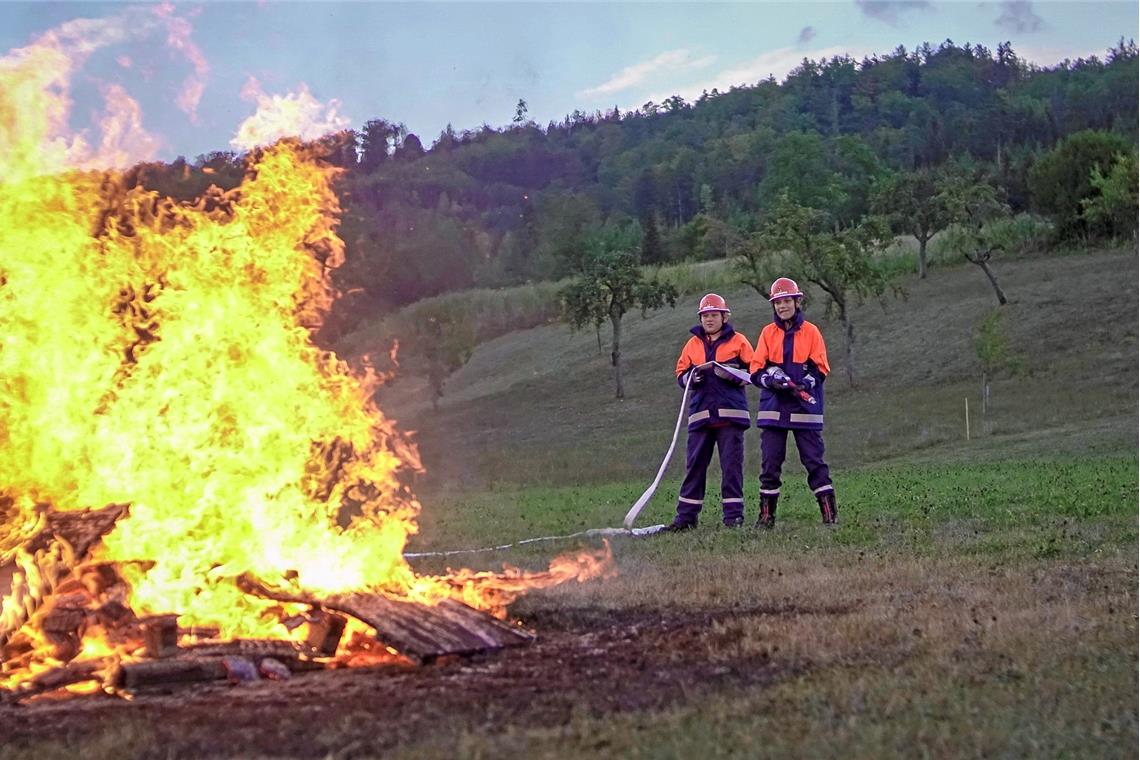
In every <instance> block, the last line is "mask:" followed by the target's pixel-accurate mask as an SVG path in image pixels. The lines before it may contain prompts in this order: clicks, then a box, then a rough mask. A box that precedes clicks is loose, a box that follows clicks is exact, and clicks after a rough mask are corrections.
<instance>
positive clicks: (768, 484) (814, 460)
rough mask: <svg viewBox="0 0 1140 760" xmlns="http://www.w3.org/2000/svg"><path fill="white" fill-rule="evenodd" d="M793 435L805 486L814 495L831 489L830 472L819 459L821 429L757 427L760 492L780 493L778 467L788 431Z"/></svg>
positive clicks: (786, 447)
mask: <svg viewBox="0 0 1140 760" xmlns="http://www.w3.org/2000/svg"><path fill="white" fill-rule="evenodd" d="M789 432H791V433H792V435H794V436H795V437H796V448H797V449H798V450H799V452H800V461H801V462H803V465H804V469H805V470H807V480H808V488H810V489H811V490H812V493H814V494H816V495H817V496H818V495H819V494H821V493H826V492H827V491H833V490H835V489H834V488H832V485H831V472H830V470H828V468H827V462H825V461H823V433H822V432H820V431H819V430H798V429H794V428H793V429H792V430H790V431H789V430H787V429H785V428H769V427H765V428H760V494H761V495H765V494H767V495H769V496H771V495H775V494H778V493H780V470H782V469H783V467H784V457H786V456H787V454H788V433H789Z"/></svg>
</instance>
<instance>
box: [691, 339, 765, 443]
mask: <svg viewBox="0 0 1140 760" xmlns="http://www.w3.org/2000/svg"><path fill="white" fill-rule="evenodd" d="M690 332H692V333H693V337H691V338H689V341H688V342H687V343H686V344H685V347H684V348H683V349H681V356H680V357H679V358H678V359H677V384H678V385H680V386H681V387H682V388H683V387H684V386H685V373H686V372H688V371H689V369H690V368H692V367H695V366H697V365H698V364H704V363H705V362H710V361H718V362H720V363H721V364H725V365H727V366H730V367H736V368H738V369H748V366H749V362H751V361H752V344H751V343H749V342H748V338H745V337H744V336H743V335H741V334H740V333H738V332H736V330H735V329H734V328H733V326H732V325H729V324H726V325H725V326H724V330H723V331H722V332H721V336H720V337H719V338H718V339H717V340H716V341H713V342H709V340H708V339H707V338H706V337H705V333H704V329H703V328H702V327H701V326H700V325H697V326H695V327H694V328H693V329H692V330H691V331H690ZM689 394H690V395H689V429H690V430H694V429H696V428H699V427H703V426H705V425H711V424H716V423H725V422H728V423H730V424H733V425H736V426H738V427H745V428H746V427H748V425H749V422H750V420H751V417H752V415H751V413H750V412H749V411H748V395H747V394H746V393H745V386H743V385H741V384H740V382H738V381H737V380H735V379H731V380H725V379H724V378H721V377H717V376H716V374H715V373H714V372H713V371H712V370H706V371H704V372H702V381H701V382H700V383H698V384H696V385H692V386H690V388H689Z"/></svg>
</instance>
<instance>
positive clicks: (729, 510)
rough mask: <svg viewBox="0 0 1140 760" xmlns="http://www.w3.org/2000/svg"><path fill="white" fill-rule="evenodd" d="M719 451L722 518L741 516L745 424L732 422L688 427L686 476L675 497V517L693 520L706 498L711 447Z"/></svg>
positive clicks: (742, 507) (742, 510)
mask: <svg viewBox="0 0 1140 760" xmlns="http://www.w3.org/2000/svg"><path fill="white" fill-rule="evenodd" d="M714 446H715V447H716V449H717V452H718V453H719V454H720V496H721V503H722V504H723V506H724V519H726V520H731V519H735V518H737V517H743V516H744V428H741V427H736V426H735V425H721V426H719V427H703V428H697V429H696V430H690V431H689V437H688V441H687V443H686V445H685V479H684V480H683V481H682V482H681V493H680V498H678V499H677V520H678V521H680V522H693V521H695V520H696V519H697V514H698V513H699V512H700V511H701V504H702V503H703V502H704V498H705V480H706V476H707V475H708V468H709V463H710V462H712V455H713V447H714Z"/></svg>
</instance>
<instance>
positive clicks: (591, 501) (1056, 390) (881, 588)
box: [383, 250, 1137, 757]
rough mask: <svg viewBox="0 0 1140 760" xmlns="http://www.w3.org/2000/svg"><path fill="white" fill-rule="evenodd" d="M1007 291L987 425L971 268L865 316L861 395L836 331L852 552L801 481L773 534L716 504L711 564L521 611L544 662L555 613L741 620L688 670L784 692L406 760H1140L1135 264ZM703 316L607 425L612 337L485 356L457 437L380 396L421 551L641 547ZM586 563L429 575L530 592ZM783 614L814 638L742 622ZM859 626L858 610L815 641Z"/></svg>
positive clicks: (455, 398) (667, 498)
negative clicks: (499, 578)
mask: <svg viewBox="0 0 1140 760" xmlns="http://www.w3.org/2000/svg"><path fill="white" fill-rule="evenodd" d="M995 269H996V271H997V275H998V277H999V278H1001V282H1002V285H1003V287H1004V288H1005V289H1006V291H1007V293H1008V294H1009V295H1010V297H1011V299H1012V300H1013V303H1011V304H1009V305H1008V306H1006V307H1005V308H1004V309H1003V312H1004V314H1003V317H1002V330H1003V334H1004V337H1005V338H1006V340H1007V342H1008V345H1009V350H1010V354H1011V359H1013V364H1014V365H1015V366H1014V368H1013V370H1012V371H1006V372H1004V373H1001V374H999V375H998V377H997V378H996V379H995V380H994V381H993V384H992V391H991V404H990V409H989V410H988V411H989V413H988V415H987V416H986V418H985V419H983V418H982V416H981V414H980V407H981V399H980V396H981V390H980V383H981V376H980V368H979V362H978V359H977V357H976V355H975V353H974V349H973V340H974V335H975V333H976V329H977V325H978V324H979V322H980V320H981V319H982V318H983V317H984V315H985V314H987V313H989V312H990V311H992V310H993V309H995V308H996V300H995V299H994V297H993V293H992V291H991V290H990V289H989V286H988V284H987V283H986V282H985V280H984V277H983V275H982V273H981V272H980V271H978V270H977V269H976V268H974V267H968V266H962V267H957V268H950V269H943V270H935V271H934V272H933V273H932V274H931V276H930V278H929V279H928V280H927V281H925V282H921V283H912V284H911V285H910V287H909V288H908V297H907V298H906V300H899V301H889V302H887V303H885V304H883V305H880V304H878V303H871V304H866V305H864V306H862V307H861V308H860V309H859V310H858V311H857V312H856V316H855V323H856V329H857V331H858V340H859V342H858V344H857V345H856V351H855V353H856V358H857V373H858V380H859V385H858V387H856V388H851V387H849V386H848V385H847V383H846V380H845V379H844V378H843V377H842V371H841V368H842V356H843V351H842V343H841V336H840V332H839V325H838V324H836V323H834V322H828V321H826V320H820V324H821V326H822V328H823V330H824V333H825V336H826V337H827V338H828V341H829V348H830V353H831V357H832V364H833V367H834V369H835V372H834V375H833V378H832V379H831V381H830V382H829V397H828V399H829V418H828V429H827V431H826V439H827V444H828V447H829V459H830V460H831V462H832V465H833V472H834V475H835V481H836V485H837V489H838V492H839V501H840V513H841V520H842V525H841V527H840V528H839V529H838V530H836V531H828V530H824V529H822V528H821V527H820V526H819V525H818V513H817V511H816V507H815V504H814V500H813V499H811V497H810V494H809V493H808V490H807V487H806V484H804V482H803V470H802V468H801V467H800V465H799V464H798V462H797V461H795V459H794V456H790V457H789V464H788V466H787V468H786V470H785V472H786V477H785V489H784V490H785V497H784V499H783V500H782V502H781V507H780V523H779V528H778V529H777V530H776V531H774V532H772V533H762V532H759V531H756V530H754V529H748V530H745V531H743V532H740V531H727V530H724V529H722V528H720V527H719V526H718V524H717V523H718V522H719V519H718V518H719V514H718V503H717V501H718V500H717V499H716V490H715V489H716V479H715V478H711V481H712V483H711V487H710V494H709V498H708V501H707V503H708V507H707V509H708V510H709V511H708V512H707V513H706V514H705V515H704V519H703V521H702V525H701V528H700V529H699V530H698V531H697V532H695V533H694V534H685V535H681V536H663V537H655V538H652V539H628V538H618V539H616V540H615V541H614V545H613V551H614V557H615V563H616V566H617V573H616V574H615V575H614V576H613V577H611V578H607V579H603V580H598V581H593V582H589V583H586V584H582V585H571V586H565V587H560V588H557V589H552V590H548V591H544V592H536V593H533V594H531V595H528V596H527V597H524V598H523V599H522V600H520V601H519V602H517V603H516V604H515V605H514V607H513V608H512V613H513V614H515V615H517V616H519V617H520V618H521V619H523V620H524V621H529V622H532V624H534V625H535V626H536V627H537V628H538V629H539V631H540V633H541V630H542V625H541V622H542V621H543V620H544V619H546V618H547V617H550V616H551V615H553V614H554V611H557V610H569V611H571V612H570V613H568V614H573V611H575V610H595V609H599V608H600V609H603V610H608V611H611V612H613V613H614V614H620V613H621V612H622V611H623V610H631V609H645V608H650V609H652V610H654V611H656V612H659V614H661V615H664V616H668V615H670V614H673V613H675V612H676V611H678V610H698V609H709V608H726V607H727V608H732V609H739V610H741V611H742V612H741V614H740V615H739V616H737V617H734V618H733V619H732V620H731V621H728V622H723V623H720V624H718V626H717V627H714V628H713V629H710V630H708V631H705V632H704V633H703V635H702V636H701V637H700V638H701V641H700V644H699V648H698V649H697V650H696V651H692V652H687V653H684V654H679V655H678V656H683V657H696V658H704V659H707V660H708V661H710V662H716V663H719V664H721V665H723V667H725V668H728V669H730V670H735V669H738V668H742V667H744V668H746V667H749V663H755V661H756V660H755V658H756V656H757V653H766V655H765V656H766V657H767V658H768V659H767V660H766V662H775V661H780V662H781V663H782V665H783V666H785V667H784V668H783V669H782V671H781V672H786V673H788V674H789V675H787V677H784V678H777V679H776V681H775V682H774V683H764V684H761V685H752V686H746V687H741V688H736V687H718V686H715V685H712V686H707V687H702V686H701V685H699V684H694V685H693V689H692V694H691V695H689V696H688V697H682V698H679V699H677V700H676V701H675V702H673V703H671V704H669V705H667V706H664V707H660V708H658V709H655V710H650V711H641V710H615V711H602V712H597V711H594V712H591V711H589V710H582V711H580V712H576V713H574V714H573V715H572V716H571V718H570V719H569V720H568V721H567V722H566V723H564V724H561V725H555V726H551V725H539V726H535V725H525V724H524V725H517V726H512V727H511V729H510V730H509V731H507V732H506V733H499V732H492V731H486V730H482V729H472V728H464V729H462V730H459V731H458V732H456V733H454V734H452V733H447V734H445V735H444V736H437V737H433V738H431V739H428V740H424V741H422V742H416V743H413V744H411V745H409V746H408V747H405V748H404V749H405V750H406V755H407V756H409V757H410V756H415V755H418V754H429V755H430V754H435V755H438V756H445V755H447V754H448V753H449V752H452V751H456V750H458V751H459V752H461V753H462V754H471V755H475V756H479V755H486V756H490V755H499V754H502V753H503V752H511V751H524V752H527V753H529V754H532V755H536V756H554V757H571V756H577V755H580V754H603V755H608V754H616V755H622V756H634V757H638V756H644V757H690V756H694V755H697V754H702V755H712V756H740V755H752V756H770V757H781V756H803V757H851V756H857V757H878V756H884V755H893V756H899V755H906V756H934V757H950V756H998V757H1025V756H1033V757H1077V756H1081V757H1135V756H1136V746H1137V712H1136V707H1137V686H1136V684H1137V643H1136V642H1137V625H1136V612H1137V599H1136V587H1137V574H1136V565H1137V433H1136V431H1137V405H1136V399H1137V373H1136V357H1137V340H1136V326H1137V292H1136V280H1137V257H1136V253H1135V251H1130V250H1124V251H1109V252H1097V253H1093V254H1088V255H1074V256H1067V257H1064V258H1049V259H1046V258H1027V259H1020V260H1017V261H1010V262H999V263H998V264H997V265H996V266H995ZM1106 283H1112V284H1111V285H1109V286H1106ZM698 295H699V294H698ZM728 295H729V298H730V304H732V305H733V306H734V309H735V311H734V315H733V317H734V322H735V323H736V324H737V325H738V327H740V328H742V329H743V330H744V332H745V334H747V335H749V336H750V337H751V336H754V334H755V333H756V332H758V331H759V326H760V324H761V320H762V319H764V315H765V314H766V313H767V306H766V304H765V303H764V302H762V301H760V300H759V298H758V297H757V296H756V295H755V294H754V293H752V292H751V291H749V290H746V289H740V290H737V291H734V292H731V293H729V294H728ZM688 300H689V301H695V300H696V298H695V297H691V298H689V299H688ZM689 306H690V304H688V303H687V302H686V303H685V304H684V305H682V306H681V307H679V308H678V309H677V310H676V311H669V310H666V311H662V312H658V313H655V314H651V315H650V317H649V318H648V319H645V320H642V319H640V318H639V317H638V316H636V315H634V316H633V317H627V323H628V324H627V335H628V342H627V344H626V356H627V359H628V364H627V372H628V375H627V377H628V378H629V381H628V387H627V393H628V397H627V399H626V400H624V401H616V400H614V399H613V393H612V374H611V371H610V369H609V367H608V362H607V359H608V355H607V353H608V347H605V348H604V349H603V351H602V352H601V353H599V352H598V349H597V342H596V338H595V336H594V335H592V334H585V335H583V334H578V335H572V334H570V333H569V332H568V331H566V329H565V328H563V327H558V326H552V327H543V328H538V329H535V330H528V331H525V332H522V333H516V334H512V335H509V336H506V337H504V338H502V339H499V340H496V341H492V342H490V343H488V344H486V345H484V346H481V347H480V348H479V349H478V350H477V351H476V353H475V356H474V357H473V358H472V360H471V362H470V363H469V364H468V365H467V366H466V367H464V368H463V369H462V370H461V371H460V372H458V373H457V374H456V375H455V376H454V377H453V378H452V380H451V381H450V385H449V389H450V391H449V393H448V395H446V396H445V397H444V399H443V400H442V402H441V404H440V408H439V410H438V411H436V412H433V411H432V410H431V409H430V406H429V405H428V404H427V403H426V401H425V400H424V399H423V398H422V397H417V393H416V392H415V390H414V389H415V387H416V386H415V382H414V381H411V382H408V383H407V386H406V387H405V389H403V390H402V389H401V388H400V384H397V385H396V386H394V387H393V388H391V389H389V390H388V391H386V393H385V395H384V397H383V398H384V408H385V409H386V410H388V411H389V412H390V413H392V414H394V415H395V416H396V417H397V419H400V420H401V423H402V424H404V425H405V426H407V427H410V428H414V429H417V430H418V431H419V433H418V438H419V440H420V442H421V445H422V449H423V453H424V456H425V461H426V464H427V469H428V472H427V474H426V475H425V476H424V477H423V479H422V480H423V482H422V483H421V487H420V489H419V490H420V493H421V494H422V495H423V501H424V513H423V519H422V521H421V526H422V532H421V535H420V536H418V537H417V538H416V539H415V540H414V542H413V547H412V548H413V549H416V550H433V549H435V550H439V549H455V548H466V547H479V546H488V545H494V544H500V543H504V542H508V541H513V540H517V539H522V538H526V537H531V536H543V535H558V534H564V533H568V532H573V531H577V530H582V529H584V528H588V527H601V526H608V525H618V524H620V521H621V518H622V516H623V515H624V514H625V511H626V510H627V509H628V507H629V505H630V504H631V503H632V502H633V501H634V500H635V499H636V498H637V496H638V495H639V494H640V493H641V491H642V490H643V489H644V488H645V486H646V485H647V484H648V482H649V481H650V480H651V479H652V476H653V474H654V472H655V470H656V467H657V464H658V462H659V461H660V458H661V456H662V455H663V454H664V450H665V447H666V445H667V443H668V439H669V436H670V434H671V430H672V425H673V422H674V420H675V417H676V413H677V408H676V405H677V403H678V401H679V393H678V392H677V389H676V388H675V386H674V385H672V383H671V376H672V366H673V362H674V361H675V356H676V353H677V352H678V351H679V347H680V344H681V342H682V340H683V339H684V336H685V330H686V328H687V327H688V326H689V325H690V324H692V323H693V317H692V314H691V313H690V312H691V311H692V310H691V309H690V308H688V307H689ZM814 306H815V307H816V308H817V309H818V304H815V305H814ZM811 308H812V307H811V306H809V310H810V309H811ZM809 313H810V312H809ZM813 316H814V315H813ZM816 319H817V320H818V317H816ZM1018 365H1019V366H1018ZM967 399H968V400H969V404H970V411H971V439H970V440H969V441H967V440H966V437H965V405H966V400H967ZM754 435H755V433H752V434H750V437H749V439H748V445H749V446H750V450H749V453H748V460H747V465H746V467H747V468H748V472H747V476H748V477H747V483H748V486H747V489H746V493H747V494H748V502H749V503H748V514H749V517H750V518H752V519H754V516H755V510H756V506H755V505H756V498H757V497H756V488H757V484H756V479H755V473H756V472H757V470H758V458H759V455H758V452H757V451H756V446H757V443H756V440H757V439H756V438H754V437H751V436H754ZM680 461H681V452H678V454H677V455H676V457H675V462H674V465H673V466H672V468H671V469H670V471H669V474H668V478H667V480H666V482H665V483H664V484H663V485H662V487H661V488H660V489H659V491H658V494H657V495H656V497H655V498H654V500H653V501H652V502H651V503H650V504H649V505H648V506H647V507H646V510H645V512H644V514H643V517H642V518H641V520H640V521H639V524H642V525H644V524H651V523H654V522H665V521H668V520H669V519H670V517H671V515H672V509H673V505H674V499H675V497H676V489H677V486H678V484H679V479H680V475H681V467H680ZM714 467H715V464H714ZM577 545H578V543H577V542H575V541H570V542H553V543H539V544H530V545H527V546H525V547H518V548H515V549H512V550H508V551H503V552H495V553H491V554H484V555H463V556H460V557H450V558H447V560H446V561H444V560H434V561H433V560H431V559H423V560H419V561H418V563H419V564H417V567H419V566H422V567H423V568H424V569H425V570H427V569H431V570H436V569H441V568H442V567H443V566H445V565H456V564H463V565H466V566H473V567H479V568H484V567H485V568H492V569H493V568H495V567H497V566H499V565H500V564H501V563H504V562H507V563H511V564H516V565H521V566H524V567H533V568H538V567H541V566H542V565H543V564H544V563H545V562H546V561H547V560H548V559H549V558H550V557H551V556H553V555H554V554H556V553H558V552H561V551H566V550H569V549H572V548H574V547H576V546H577ZM781 600H794V601H797V602H799V603H802V604H804V605H806V606H807V608H808V611H807V612H805V613H804V614H797V615H791V616H790V617H782V618H778V619H773V618H772V616H770V615H765V614H761V613H755V614H753V613H749V612H748V610H755V609H766V608H767V606H770V605H772V604H778V603H779V602H781ZM845 604H847V605H853V607H852V609H850V610H849V611H847V612H843V613H839V614H812V613H811V612H810V609H813V608H827V607H828V606H829V605H831V606H838V607H840V608H842V605H845ZM583 688H588V687H587V686H583Z"/></svg>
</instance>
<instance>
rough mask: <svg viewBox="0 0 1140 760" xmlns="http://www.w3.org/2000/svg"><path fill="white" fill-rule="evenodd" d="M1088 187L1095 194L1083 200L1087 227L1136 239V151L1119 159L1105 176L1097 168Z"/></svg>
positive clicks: (1094, 168) (1083, 217)
mask: <svg viewBox="0 0 1140 760" xmlns="http://www.w3.org/2000/svg"><path fill="white" fill-rule="evenodd" d="M1089 183H1090V184H1091V185H1092V193H1091V194H1090V195H1089V197H1087V198H1082V199H1081V219H1083V220H1084V222H1085V224H1087V225H1088V226H1089V228H1090V229H1095V230H1103V231H1105V232H1107V233H1108V234H1110V235H1112V236H1114V237H1125V236H1129V237H1135V235H1136V221H1137V219H1136V217H1137V213H1136V212H1137V206H1138V204H1140V198H1138V197H1137V190H1136V186H1137V166H1136V149H1135V148H1133V149H1132V151H1131V152H1130V153H1125V154H1122V155H1117V156H1116V157H1115V160H1114V162H1113V164H1112V168H1111V169H1109V170H1108V171H1107V172H1103V173H1102V172H1101V170H1100V167H1099V166H1094V167H1093V170H1092V173H1091V176H1090V177H1089Z"/></svg>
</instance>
